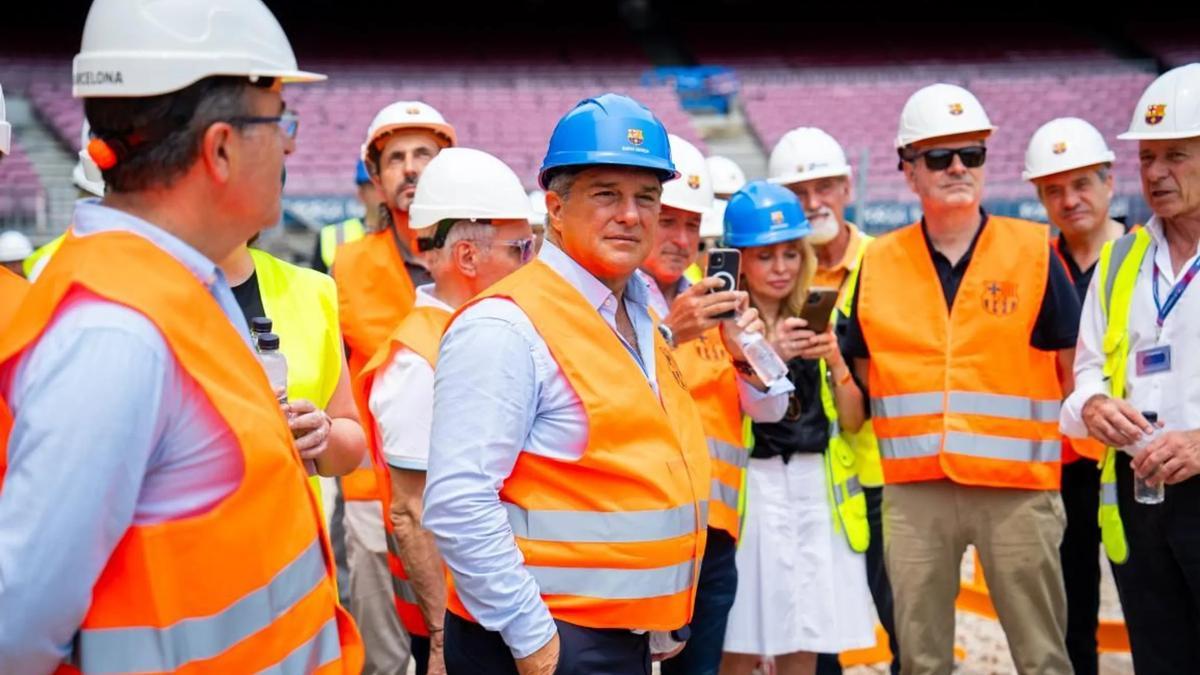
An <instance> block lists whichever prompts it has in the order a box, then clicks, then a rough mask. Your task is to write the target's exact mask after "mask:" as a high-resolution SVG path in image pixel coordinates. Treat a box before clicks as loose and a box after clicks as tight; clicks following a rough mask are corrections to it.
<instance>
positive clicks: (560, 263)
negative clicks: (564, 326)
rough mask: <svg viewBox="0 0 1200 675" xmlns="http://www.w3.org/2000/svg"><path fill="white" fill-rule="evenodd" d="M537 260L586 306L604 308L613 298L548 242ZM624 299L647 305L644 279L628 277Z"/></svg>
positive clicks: (610, 293)
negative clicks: (559, 278)
mask: <svg viewBox="0 0 1200 675" xmlns="http://www.w3.org/2000/svg"><path fill="white" fill-rule="evenodd" d="M538 260H541V261H542V262H543V263H545V264H546V265H547V266H548V267H549V268H550V269H552V270H554V271H555V272H558V274H559V275H560V276H562V278H564V279H566V280H567V283H569V284H571V286H573V287H574V288H575V290H577V291H579V292H580V293H581V294H582V295H583V297H584V299H586V300H587V301H588V304H590V305H591V306H592V307H594V308H596V309H597V310H599V309H601V307H603V306H604V303H605V301H606V300H608V299H609V298H611V297H613V292H612V291H611V290H609V288H608V286H605V285H604V284H603V283H602V282H601V281H600V280H599V279H597V278H596V277H595V276H594V275H593V274H592V273H591V272H589V271H587V270H586V269H584V268H583V266H582V265H580V264H579V263H577V262H575V260H574V259H572V258H571V256H569V255H567V254H566V253H564V252H563V250H562V249H560V248H558V247H557V246H555V245H554V244H552V243H551V242H550V241H548V240H547V241H545V242H543V243H542V251H541V253H539V254H538ZM625 299H626V300H628V301H629V302H632V303H634V304H636V305H641V306H647V305H648V303H649V299H650V288H649V285H648V284H647V282H646V280H645V278H643V277H641V276H639V275H638V274H636V273H635V274H633V275H632V276H630V277H629V283H627V284H625Z"/></svg>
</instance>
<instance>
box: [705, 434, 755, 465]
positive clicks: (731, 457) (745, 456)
mask: <svg viewBox="0 0 1200 675" xmlns="http://www.w3.org/2000/svg"><path fill="white" fill-rule="evenodd" d="M708 454H709V456H710V457H712V458H713V459H715V460H717V461H719V462H725V463H726V464H732V465H734V466H736V467H738V468H739V469H744V468H746V466H748V465H749V464H750V453H748V452H746V449H745V448H743V447H741V446H740V445H734V444H732V443H726V442H725V441H719V440H717V439H715V438H710V439H708Z"/></svg>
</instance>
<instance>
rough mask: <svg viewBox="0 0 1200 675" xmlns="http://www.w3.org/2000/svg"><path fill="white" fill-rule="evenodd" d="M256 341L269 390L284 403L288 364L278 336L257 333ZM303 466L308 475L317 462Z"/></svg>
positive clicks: (312, 472) (307, 462)
mask: <svg viewBox="0 0 1200 675" xmlns="http://www.w3.org/2000/svg"><path fill="white" fill-rule="evenodd" d="M255 321H258V319H255ZM263 321H267V323H270V321H269V320H267V319H263ZM257 342H258V360H259V361H260V362H261V363H262V367H263V370H265V371H267V381H269V382H270V383H271V391H273V392H275V399H276V400H278V401H279V405H284V404H286V403H287V402H288V396H287V381H288V366H287V357H286V356H284V355H283V352H281V351H279V336H278V335H276V334H274V333H270V332H267V333H259V334H258V340H257ZM304 468H305V469H307V470H308V475H310V476H312V475H314V474H316V473H317V464H316V462H314V461H313V460H311V459H306V460H304Z"/></svg>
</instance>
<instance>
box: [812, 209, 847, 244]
mask: <svg viewBox="0 0 1200 675" xmlns="http://www.w3.org/2000/svg"><path fill="white" fill-rule="evenodd" d="M808 225H809V227H811V228H812V232H809V233H808V237H806V239H808V243H810V244H813V245H814V246H821V245H822V244H828V243H829V242H831V241H833V240H834V239H836V238H837V236H838V232H839V230H840V228H841V223H839V222H838V219H837V218H836V217H835V216H834V215H833V214H832V213H826V214H821V215H820V216H817V217H816V218H810V219H809V220H808Z"/></svg>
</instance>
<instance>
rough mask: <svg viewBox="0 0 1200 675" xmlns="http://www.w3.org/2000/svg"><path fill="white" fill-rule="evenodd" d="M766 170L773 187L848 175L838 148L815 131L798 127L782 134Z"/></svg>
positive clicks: (833, 142) (832, 141)
mask: <svg viewBox="0 0 1200 675" xmlns="http://www.w3.org/2000/svg"><path fill="white" fill-rule="evenodd" d="M767 166H768V169H767V174H768V178H767V180H769V181H770V182H772V183H775V184H776V185H791V184H792V183H799V182H800V181H805V180H814V179H817V178H828V177H830V176H849V175H850V165H849V164H848V163H847V162H846V153H845V152H843V151H842V146H841V145H839V144H838V142H837V141H836V140H834V138H833V136H830V135H829V134H827V133H825V132H824V131H821V130H820V129H817V128H816V127H799V128H797V129H792V130H791V131H789V132H787V133H786V134H784V135H783V138H781V139H779V142H778V143H776V144H775V148H774V149H773V150H771V159H770V161H769V162H767Z"/></svg>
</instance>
